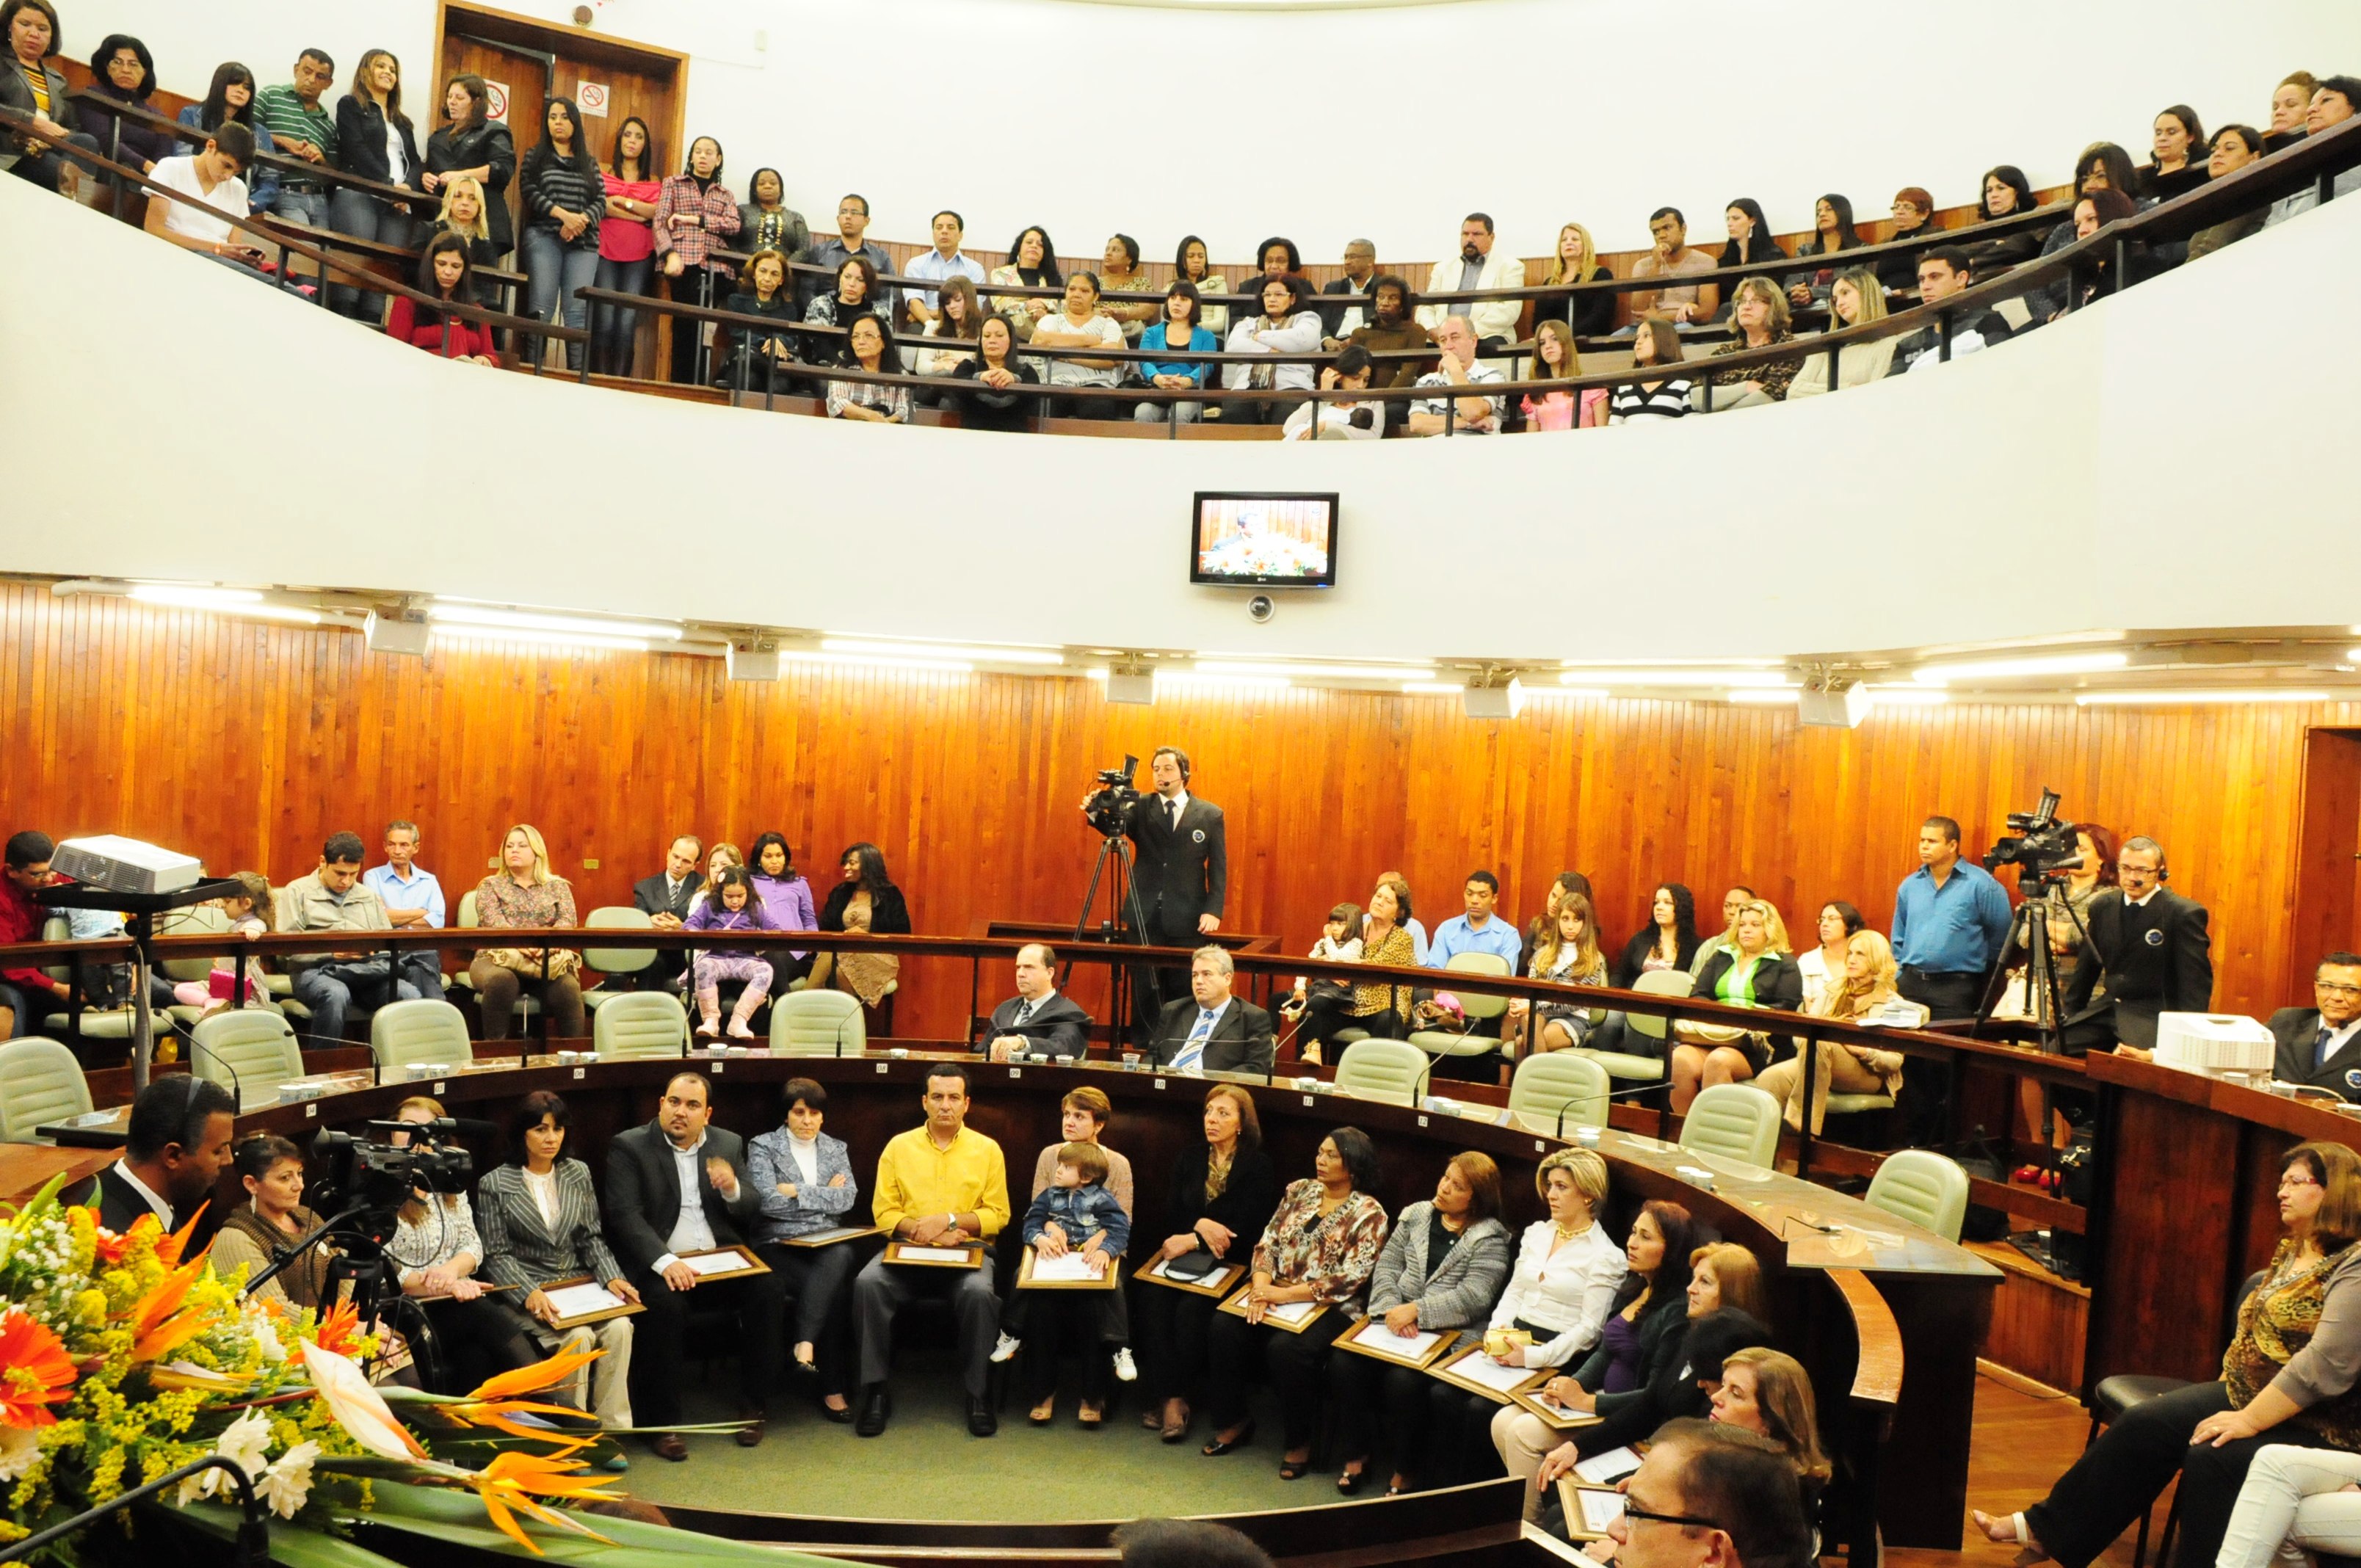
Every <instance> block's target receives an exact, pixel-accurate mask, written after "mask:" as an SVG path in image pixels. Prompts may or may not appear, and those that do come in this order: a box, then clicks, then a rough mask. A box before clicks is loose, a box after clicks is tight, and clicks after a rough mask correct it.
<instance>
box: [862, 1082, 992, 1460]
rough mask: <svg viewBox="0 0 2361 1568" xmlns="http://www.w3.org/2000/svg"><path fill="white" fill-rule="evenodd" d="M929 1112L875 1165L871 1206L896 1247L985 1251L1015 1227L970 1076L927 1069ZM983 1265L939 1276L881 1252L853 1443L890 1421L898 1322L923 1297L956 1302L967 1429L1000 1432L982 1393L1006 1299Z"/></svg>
mask: <svg viewBox="0 0 2361 1568" xmlns="http://www.w3.org/2000/svg"><path fill="white" fill-rule="evenodd" d="M926 1110H927V1120H926V1124H925V1125H923V1126H918V1127H913V1128H911V1129H910V1130H909V1131H908V1132H906V1133H899V1134H896V1135H895V1137H894V1138H893V1140H892V1141H891V1142H889V1143H888V1144H886V1146H885V1149H884V1153H883V1154H881V1155H880V1156H879V1157H878V1159H877V1181H876V1186H875V1188H874V1191H875V1198H874V1200H873V1205H872V1207H873V1213H874V1215H875V1218H876V1223H877V1225H878V1227H879V1228H880V1229H882V1230H883V1231H884V1232H885V1233H886V1234H887V1236H888V1237H889V1238H890V1239H892V1240H894V1241H898V1242H907V1243H909V1244H911V1245H917V1246H936V1247H961V1246H973V1245H976V1244H978V1243H988V1242H990V1241H991V1240H992V1239H993V1237H994V1236H996V1235H998V1234H1000V1232H1001V1230H1002V1229H1003V1228H1004V1227H1005V1226H1006V1225H1007V1223H1008V1218H1009V1213H1008V1168H1007V1162H1006V1160H1005V1158H1004V1157H1003V1156H1002V1154H1001V1152H1000V1146H999V1145H998V1144H996V1143H994V1142H993V1141H992V1140H991V1139H990V1138H987V1137H985V1136H984V1135H983V1134H981V1133H979V1132H977V1131H975V1129H973V1128H972V1127H970V1126H969V1125H968V1124H967V1110H968V1076H967V1069H965V1068H962V1067H960V1066H959V1065H957V1064H956V1063H936V1064H933V1065H931V1066H929V1067H928V1070H927V1088H926ZM977 1256H978V1259H979V1261H978V1262H977V1265H976V1266H975V1267H973V1268H938V1267H928V1266H919V1265H911V1264H892V1263H887V1262H886V1261H885V1255H884V1254H883V1253H880V1254H879V1255H877V1256H875V1257H873V1258H872V1259H870V1261H869V1264H868V1266H866V1267H864V1268H862V1271H861V1273H860V1276H859V1277H857V1278H855V1279H854V1280H853V1282H852V1301H853V1314H854V1321H855V1322H856V1323H857V1325H858V1329H859V1334H860V1342H861V1385H862V1397H861V1417H860V1420H858V1421H857V1422H856V1423H855V1425H854V1426H853V1429H852V1430H853V1431H854V1432H855V1433H856V1434H858V1435H860V1436H862V1437H875V1436H876V1435H877V1434H878V1433H880V1432H882V1431H884V1430H885V1423H886V1421H887V1420H889V1419H890V1418H891V1416H892V1414H893V1402H892V1398H891V1396H890V1395H889V1393H888V1392H887V1390H886V1387H885V1379H886V1376H887V1373H888V1372H889V1371H890V1370H891V1357H892V1354H893V1337H894V1319H895V1314H896V1313H897V1312H899V1311H900V1310H901V1309H902V1308H903V1307H904V1306H905V1305H906V1304H907V1303H908V1302H910V1301H911V1300H912V1299H916V1298H917V1297H919V1296H929V1297H936V1298H941V1297H949V1298H950V1304H951V1310H952V1312H953V1314H954V1316H955V1317H956V1318H957V1320H958V1343H959V1350H960V1365H961V1373H962V1375H963V1381H964V1383H965V1386H966V1389H967V1430H968V1431H970V1432H972V1433H973V1434H974V1435H975V1436H977V1437H990V1436H991V1435H992V1434H993V1433H994V1431H998V1430H999V1425H1000V1423H999V1421H998V1420H997V1419H996V1418H995V1417H994V1415H993V1411H992V1401H991V1400H990V1399H988V1398H985V1397H984V1390H985V1386H986V1382H987V1376H988V1374H989V1372H990V1369H991V1356H992V1349H993V1344H994V1341H995V1340H996V1339H997V1338H998V1337H999V1331H1000V1298H999V1296H998V1294H997V1293H996V1292H995V1291H994V1288H993V1275H994V1264H993V1255H992V1249H991V1248H990V1247H989V1246H982V1247H978V1249H977Z"/></svg>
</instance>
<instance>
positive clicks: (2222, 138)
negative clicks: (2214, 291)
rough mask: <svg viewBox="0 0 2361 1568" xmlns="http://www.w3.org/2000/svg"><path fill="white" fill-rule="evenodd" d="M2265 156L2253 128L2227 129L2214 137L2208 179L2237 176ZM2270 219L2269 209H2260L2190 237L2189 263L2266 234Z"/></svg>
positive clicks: (2207, 166) (2261, 144)
mask: <svg viewBox="0 0 2361 1568" xmlns="http://www.w3.org/2000/svg"><path fill="white" fill-rule="evenodd" d="M2262 155H2263V138H2262V137H2261V135H2260V134H2259V133H2258V132H2257V131H2256V129H2255V128H2254V127H2253V126H2223V127H2222V128H2221V129H2219V130H2217V131H2215V132H2214V133H2213V150H2212V152H2211V153H2209V154H2208V155H2207V157H2206V159H2205V170H2206V173H2207V175H2208V177H2209V178H2212V179H2214V180H2219V179H2221V178H2222V177H2223V176H2224V175H2225V174H2235V173H2236V172H2238V170H2241V169H2244V168H2246V165H2248V164H2250V163H2252V162H2254V161H2255V159H2257V158H2260V157H2261V156H2262ZM2269 215H2270V209H2269V208H2268V207H2257V208H2256V209H2255V210H2254V211H2253V212H2251V213H2241V214H2238V215H2237V216H2236V217H2235V218H2227V219H2224V221H2223V222H2221V223H2218V224H2211V225H2207V226H2206V227H2204V228H2202V229H2199V230H2198V231H2197V232H2196V233H2195V234H2193V235H2191V236H2189V259H2190V260H2191V261H2194V260H2196V259H2197V258H2199V257H2201V256H2210V255H2212V254H2213V252H2214V251H2217V250H2219V249H2221V248H2222V247H2224V246H2225V245H2235V244H2237V243H2238V241H2240V240H2242V239H2248V238H2251V237H2252V236H2256V235H2258V234H2260V233H2262V232H2263V224H2264V220H2265V219H2267V218H2268V216H2269Z"/></svg>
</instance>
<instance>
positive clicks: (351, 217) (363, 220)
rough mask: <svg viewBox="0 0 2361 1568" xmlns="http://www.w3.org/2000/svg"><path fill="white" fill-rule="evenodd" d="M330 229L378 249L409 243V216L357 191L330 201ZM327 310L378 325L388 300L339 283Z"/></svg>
mask: <svg viewBox="0 0 2361 1568" xmlns="http://www.w3.org/2000/svg"><path fill="white" fill-rule="evenodd" d="M282 194H283V192H282ZM328 226H329V227H330V228H332V229H334V230H335V232H336V233H338V234H344V235H350V236H353V238H355V239H373V240H375V241H377V242H378V243H379V245H401V246H406V245H408V244H409V243H410V230H411V221H410V214H407V213H398V212H396V211H394V209H393V203H390V202H381V201H379V200H378V199H377V198H376V197H375V196H369V195H365V194H363V193H362V192H358V191H347V190H343V189H339V190H337V191H336V192H335V193H334V194H333V195H331V196H330V197H329V198H328ZM328 308H329V309H330V310H332V311H335V313H337V314H338V315H346V316H350V317H352V318H353V319H354V320H355V321H364V322H368V323H372V324H375V323H377V322H378V321H379V318H381V317H382V316H383V315H384V314H385V296H384V295H383V294H373V293H369V292H368V291H364V290H360V289H355V288H351V287H349V286H347V285H345V284H341V283H339V284H336V285H335V286H334V287H332V288H330V289H329V291H328Z"/></svg>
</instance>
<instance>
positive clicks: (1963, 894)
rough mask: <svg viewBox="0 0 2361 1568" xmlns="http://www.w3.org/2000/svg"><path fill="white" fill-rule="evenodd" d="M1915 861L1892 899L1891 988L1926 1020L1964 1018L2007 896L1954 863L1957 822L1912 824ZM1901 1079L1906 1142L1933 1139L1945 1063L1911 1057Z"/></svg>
mask: <svg viewBox="0 0 2361 1568" xmlns="http://www.w3.org/2000/svg"><path fill="white" fill-rule="evenodd" d="M1918 862H1919V863H1918V869H1917V870H1916V871H1915V872H1911V873H1910V874H1909V875H1908V876H1906V877H1904V878H1903V879H1902V885H1901V886H1900V887H1899V888H1898V889H1896V890H1895V892H1894V962H1895V963H1896V964H1898V965H1899V966H1900V975H1901V978H1900V980H1899V981H1898V982H1897V985H1896V989H1897V990H1899V991H1900V992H1901V993H1902V995H1903V996H1904V997H1905V999H1906V1000H1908V1001H1911V1002H1916V1003H1919V1004H1920V1005H1922V1006H1924V1007H1925V1008H1926V1009H1927V1014H1928V1015H1929V1021H1930V1022H1933V1023H1948V1022H1955V1021H1957V1020H1959V1019H1962V1018H1971V1017H1973V1016H1975V1013H1976V1008H1977V1005H1978V1004H1979V1003H1980V1002H1981V1001H1982V996H1983V988H1984V977H1985V975H1986V974H1987V973H1989V972H1990V971H1991V970H1992V967H1993V963H1994V962H1996V961H1997V960H1998V959H1999V958H2000V956H2001V944H2002V943H2003V942H2004V941H2005V940H2007V938H2008V923H2009V907H2008V894H2006V893H2005V892H2004V891H2003V890H2002V888H2001V885H2000V883H1996V882H1994V881H1993V879H1992V873H1991V872H1987V871H1985V870H1984V869H1983V868H1982V866H1978V865H1972V864H1971V863H1969V862H1968V861H1962V860H1961V859H1960V825H1959V824H1958V823H1957V822H1955V821H1953V820H1952V819H1951V818H1950V817H1928V818H1927V820H1926V822H1925V823H1924V824H1922V825H1921V826H1920V828H1919V829H1918ZM1902 1078H1903V1094H1902V1106H1903V1110H1904V1115H1905V1123H1906V1124H1907V1125H1908V1128H1909V1141H1910V1142H1911V1143H1912V1144H1914V1145H1920V1146H1923V1145H1926V1144H1927V1143H1928V1142H1930V1141H1939V1140H1940V1137H1941V1135H1942V1131H1943V1122H1944V1118H1945V1114H1946V1113H1947V1111H1948V1109H1949V1104H1950V1097H1951V1071H1950V1067H1949V1063H1946V1062H1938V1061H1932V1060H1928V1059H1927V1058H1920V1057H1912V1058H1909V1060H1907V1061H1906V1062H1905V1063H1904V1064H1903V1069H1902Z"/></svg>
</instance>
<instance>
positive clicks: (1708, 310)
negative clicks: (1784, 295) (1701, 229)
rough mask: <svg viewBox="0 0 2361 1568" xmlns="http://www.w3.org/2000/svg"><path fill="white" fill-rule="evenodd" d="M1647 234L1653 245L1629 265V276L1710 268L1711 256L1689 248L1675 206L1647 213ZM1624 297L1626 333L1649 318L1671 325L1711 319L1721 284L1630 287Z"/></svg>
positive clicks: (1684, 225)
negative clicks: (1628, 307)
mask: <svg viewBox="0 0 2361 1568" xmlns="http://www.w3.org/2000/svg"><path fill="white" fill-rule="evenodd" d="M1648 237H1649V238H1650V239H1652V240H1653V241H1654V242H1655V245H1654V248H1653V249H1652V250H1650V251H1649V252H1648V254H1647V255H1645V256H1643V257H1642V258H1640V259H1639V260H1637V261H1635V262H1633V263H1632V264H1631V276H1632V277H1634V278H1686V277H1688V276H1690V275H1692V274H1694V273H1698V272H1710V271H1712V270H1713V258H1712V257H1710V256H1708V255H1707V254H1706V253H1705V252H1704V251H1702V250H1692V249H1691V248H1690V247H1689V221H1688V219H1686V217H1684V216H1682V215H1681V210H1680V209H1679V208H1678V207H1658V208H1657V209H1656V210H1655V211H1654V212H1653V213H1651V214H1648ZM1628 297H1629V299H1630V301H1631V322H1632V325H1631V326H1629V327H1625V328H1624V329H1623V331H1624V332H1625V333H1626V334H1628V333H1630V332H1631V331H1632V330H1633V328H1634V327H1637V326H1638V325H1640V324H1641V323H1643V322H1645V321H1648V320H1649V319H1651V318H1653V319H1655V320H1658V321H1666V322H1670V323H1673V324H1674V325H1675V326H1681V325H1686V324H1688V323H1705V322H1708V321H1710V320H1712V319H1713V316H1714V313H1716V312H1717V311H1719V309H1720V308H1721V285H1720V284H1719V283H1675V284H1670V285H1667V286H1665V287H1662V288H1656V289H1638V290H1634V291H1632V292H1631V294H1630V295H1629V296H1628Z"/></svg>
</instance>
